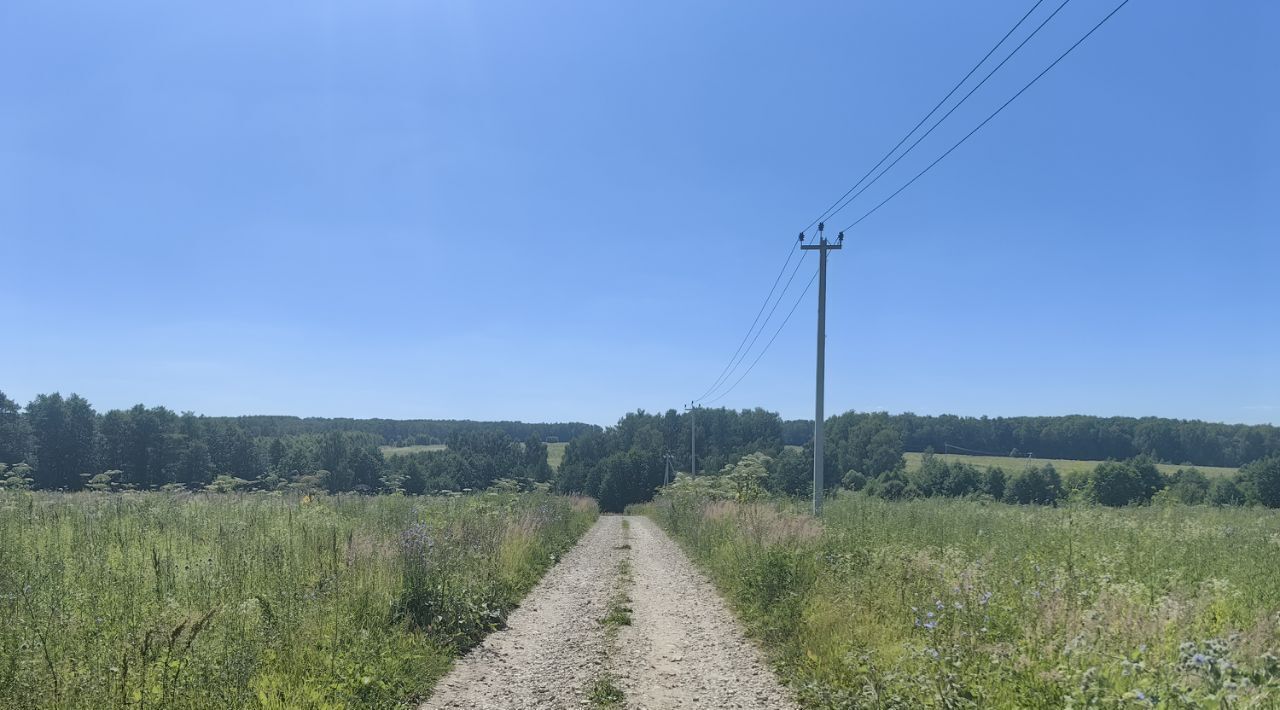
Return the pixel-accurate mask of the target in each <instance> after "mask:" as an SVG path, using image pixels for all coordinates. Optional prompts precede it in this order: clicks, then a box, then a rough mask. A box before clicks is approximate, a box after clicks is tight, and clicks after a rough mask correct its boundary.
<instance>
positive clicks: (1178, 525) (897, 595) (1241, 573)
mask: <svg viewBox="0 0 1280 710" xmlns="http://www.w3.org/2000/svg"><path fill="white" fill-rule="evenodd" d="M779 505H781V506H782V507H779ZM642 512H647V513H648V514H650V515H652V516H653V517H654V518H655V519H656V520H658V521H659V522H660V523H661V524H662V525H663V526H664V527H665V528H666V529H667V530H668V531H670V532H671V533H672V534H673V535H674V536H675V537H676V538H677V539H679V540H680V541H681V543H682V544H683V545H684V547H685V549H686V550H688V551H689V552H690V554H691V555H692V556H693V557H694V558H695V559H696V560H698V561H699V562H700V563H701V564H702V565H703V566H704V567H705V568H706V569H707V570H708V571H709V572H710V573H711V575H712V577H713V579H714V580H715V581H716V583H717V585H718V586H719V588H720V589H721V591H722V592H723V593H724V594H725V596H726V598H728V599H729V600H730V602H731V603H732V604H733V605H734V606H735V608H736V609H737V611H738V612H739V614H740V616H741V617H742V618H743V619H744V620H745V621H746V622H747V624H748V627H749V629H750V631H751V632H752V633H753V634H754V635H755V636H756V637H757V638H759V639H760V640H761V641H762V642H763V644H764V646H765V648H766V650H767V651H768V652H769V654H770V656H771V657H772V659H773V660H774V662H775V664H776V667H777V668H778V669H779V672H780V674H781V676H782V677H783V679H784V680H785V681H787V682H789V683H790V684H791V686H792V687H793V688H794V689H795V690H796V692H797V693H798V695H799V697H800V699H801V701H802V703H803V705H804V706H805V707H808V708H851V707H852V708H861V707H866V708H918V707H932V708H969V707H973V708H1015V707H1017V708H1064V707H1101V708H1121V707H1161V708H1202V707H1207V708H1228V707H1229V708H1237V707H1239V708H1244V707H1257V708H1272V707H1280V662H1278V661H1277V655H1278V654H1280V584H1277V583H1276V570H1277V569H1280V515H1277V513H1276V512H1275V511H1269V510H1265V509H1251V508H1211V507H1189V506H1174V507H1159V506H1148V507H1141V508H1125V509H1106V508H1099V507H1085V506H1067V507H1063V508H1047V507H1036V506H1012V505H1004V504H999V503H988V504H983V503H979V502H975V501H962V500H943V499H929V500H919V501H904V502H885V501H880V500H877V499H872V498H868V497H864V496H861V495H847V494H846V495H842V496H840V497H839V498H837V499H836V500H834V501H831V503H830V504H829V507H828V508H827V514H826V515H825V516H824V519H823V521H822V522H821V523H819V522H817V521H815V520H814V519H813V518H812V517H810V516H808V515H804V514H802V513H801V512H799V511H798V510H796V509H795V508H793V507H791V506H790V504H785V503H784V504H738V503H733V502H725V501H720V502H715V501H710V500H708V499H707V498H706V497H705V496H703V495H701V494H695V493H693V492H689V491H686V492H683V493H682V492H674V493H669V494H667V495H666V496H664V497H663V498H660V499H659V500H658V501H657V502H656V503H654V504H651V505H650V506H648V507H647V508H646V509H645V510H643V511H642Z"/></svg>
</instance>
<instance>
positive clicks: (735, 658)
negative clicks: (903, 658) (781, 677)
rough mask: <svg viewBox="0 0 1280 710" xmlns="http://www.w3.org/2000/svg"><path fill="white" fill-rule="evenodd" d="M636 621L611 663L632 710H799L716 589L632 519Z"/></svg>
mask: <svg viewBox="0 0 1280 710" xmlns="http://www.w3.org/2000/svg"><path fill="white" fill-rule="evenodd" d="M628 520H629V521H630V528H631V529H630V531H629V532H630V535H629V538H630V540H629V542H630V544H631V548H632V549H631V554H632V559H631V564H632V566H633V572H632V575H633V578H634V580H635V581H634V583H633V585H632V588H631V601H632V603H631V608H632V610H633V621H632V625H631V626H629V627H623V628H622V630H621V632H620V633H619V634H618V639H617V644H616V648H615V649H614V651H613V655H612V656H611V657H610V666H611V667H612V668H614V669H615V675H616V676H617V677H618V680H619V685H620V686H621V687H622V689H623V691H624V692H625V693H626V697H627V706H628V707H631V708H645V709H646V710H658V708H737V709H739V710H746V709H748V708H750V709H752V710H754V709H755V708H761V709H764V708H795V707H796V705H795V703H794V702H793V701H792V700H791V697H790V695H789V694H788V693H787V692H786V690H784V689H783V688H782V686H781V685H779V684H778V680H777V678H775V677H774V675H773V672H772V671H770V670H769V667H768V666H767V665H766V662H765V659H764V655H763V654H762V653H761V652H760V651H759V649H757V648H756V647H755V646H754V645H752V644H751V643H750V642H749V641H747V639H746V638H745V637H744V636H743V634H742V629H741V627H740V626H739V624H738V622H737V621H736V620H735V619H734V618H733V616H732V615H731V614H730V613H729V610H728V608H727V607H726V606H725V603H724V601H723V600H722V599H721V598H720V596H719V594H717V592H716V591H715V588H714V587H712V586H711V582H710V581H708V580H707V578H706V577H705V576H703V574H702V573H701V572H699V571H698V570H697V569H696V568H695V567H694V566H693V563H691V562H690V561H689V558H688V557H686V556H685V554H684V552H683V551H682V550H681V549H680V548H679V546H677V545H676V544H675V542H673V541H672V540H671V538H669V537H667V535H666V533H664V532H663V531H662V530H661V529H660V528H659V527H658V526H657V525H655V524H654V523H653V521H651V520H649V519H648V518H645V517H641V516H630V517H628Z"/></svg>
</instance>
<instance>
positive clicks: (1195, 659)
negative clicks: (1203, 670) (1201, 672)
mask: <svg viewBox="0 0 1280 710" xmlns="http://www.w3.org/2000/svg"><path fill="white" fill-rule="evenodd" d="M1209 661H1210V658H1209V657H1208V656H1206V655H1204V654H1203V653H1197V654H1196V655H1194V656H1192V657H1191V662H1192V663H1193V664H1195V665H1197V666H1203V665H1206V664H1207V663H1209Z"/></svg>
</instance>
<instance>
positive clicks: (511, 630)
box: [423, 516, 795, 710]
mask: <svg viewBox="0 0 1280 710" xmlns="http://www.w3.org/2000/svg"><path fill="white" fill-rule="evenodd" d="M623 520H626V521H627V523H628V525H627V528H628V529H624V526H623ZM623 559H627V560H629V561H630V564H631V568H632V573H631V575H630V581H629V582H625V583H624V582H620V578H619V575H618V566H619V563H620V562H622V560H623ZM620 584H621V585H623V586H622V587H620V586H619V585H620ZM620 588H621V589H623V591H625V593H626V594H627V595H628V597H629V598H630V600H631V601H630V607H631V609H632V610H633V613H632V620H631V625H630V626H621V627H619V629H618V631H617V633H616V636H615V635H611V634H608V633H606V628H605V626H604V625H603V624H601V623H600V619H602V618H604V616H605V615H606V613H607V609H608V606H609V600H610V598H611V597H613V596H614V595H615V594H616V593H617V590H619V589H620ZM606 677H608V678H611V679H612V681H613V683H614V684H615V685H616V686H617V687H619V688H620V689H621V690H622V691H623V693H624V695H625V698H626V699H625V701H624V706H625V707H628V708H644V709H646V710H659V709H661V708H738V709H740V710H747V709H752V710H754V709H756V708H760V709H764V708H783V709H787V708H794V707H795V705H794V704H793V702H792V701H791V699H790V697H789V695H788V694H787V692H786V691H785V690H784V689H783V688H782V687H781V686H780V685H779V684H778V682H777V680H776V679H775V678H774V676H773V673H772V672H771V671H770V670H769V669H768V667H767V666H766V665H765V663H764V659H763V657H762V656H761V654H760V652H759V650H757V649H756V648H755V646H753V645H752V644H751V643H750V642H748V641H747V640H746V639H745V638H744V637H743V635H742V631H741V628H740V627H739V626H738V624H737V623H736V621H734V619H733V617H732V616H731V615H730V614H729V611H728V610H727V608H726V607H725V605H724V602H723V601H722V600H721V599H720V597H719V596H718V595H717V594H716V592H715V590H714V589H713V588H712V586H711V584H710V583H709V582H708V581H707V579H706V578H705V577H704V576H703V575H702V574H701V573H700V572H698V571H697V570H696V569H695V568H694V567H693V565H692V564H691V563H690V562H689V560H688V558H687V557H685V555H684V553H683V552H682V551H681V550H680V548H679V547H678V546H676V544H675V543H674V542H672V541H671V539H670V538H668V537H667V536H666V534H665V533H663V532H662V531H661V530H660V529H659V528H658V527H657V526H656V525H654V524H653V522H651V521H650V520H649V519H648V518H644V517H639V516H628V517H625V518H623V517H620V516H607V517H602V518H600V520H599V522H597V523H596V524H595V526H594V527H593V528H591V530H590V531H588V532H587V534H586V535H584V536H583V538H582V540H581V541H580V542H579V543H578V545H577V547H575V548H574V549H573V550H572V551H570V552H569V554H567V555H565V557H564V559H563V560H561V561H560V563H559V564H558V565H556V566H555V567H554V568H553V569H552V570H551V571H550V572H548V573H547V576H546V577H544V578H543V580H542V581H541V582H540V583H539V584H538V585H537V586H536V587H534V589H533V591H532V592H530V594H529V596H528V597H527V598H526V599H525V601H524V603H523V604H521V606H520V608H519V609H517V610H516V611H515V612H514V613H513V614H512V615H511V617H510V619H508V622H507V629H506V630H504V631H500V632H497V633H494V634H492V635H490V636H489V637H488V638H487V639H485V641H484V643H482V644H481V645H480V646H477V647H476V648H475V649H474V650H472V652H471V653H469V654H467V656H466V657H465V658H462V659H461V660H459V661H458V663H457V665H456V666H454V668H453V670H452V671H451V672H450V673H449V674H448V675H447V676H445V678H444V679H443V680H442V681H441V682H440V685H439V686H438V687H437V689H436V693H435V695H434V696H432V698H431V699H430V700H429V701H427V703H426V704H425V705H423V708H424V709H436V708H441V709H443V708H456V709H461V708H468V709H472V708H481V709H484V710H489V709H490V708H492V709H499V708H511V709H512V710H515V709H517V708H518V709H519V710H526V709H539V708H546V709H552V708H583V707H592V701H591V697H590V695H591V690H592V687H593V686H594V685H596V683H597V682H598V681H600V680H601V679H602V678H606Z"/></svg>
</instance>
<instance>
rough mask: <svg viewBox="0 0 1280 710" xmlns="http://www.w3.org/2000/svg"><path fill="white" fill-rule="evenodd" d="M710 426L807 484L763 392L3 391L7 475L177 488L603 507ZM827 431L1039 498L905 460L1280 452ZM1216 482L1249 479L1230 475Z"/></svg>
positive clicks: (972, 423) (1048, 436)
mask: <svg viewBox="0 0 1280 710" xmlns="http://www.w3.org/2000/svg"><path fill="white" fill-rule="evenodd" d="M695 426H696V433H697V444H698V447H697V450H698V460H697V465H698V471H699V472H700V473H722V472H731V471H732V470H733V469H734V466H735V465H737V464H738V463H739V460H740V459H742V457H743V456H745V455H747V454H754V453H759V454H762V455H763V457H762V458H760V459H757V462H763V463H762V465H764V466H765V467H766V468H767V471H766V472H765V477H764V479H763V481H762V485H763V486H764V487H766V488H767V489H768V490H770V491H772V492H775V493H780V494H787V495H805V494H807V493H808V492H809V491H810V485H811V484H810V481H811V478H812V456H813V454H812V451H813V449H812V424H811V422H806V421H804V420H791V421H784V420H783V419H782V418H781V417H780V416H779V415H778V414H776V413H774V412H769V411H766V410H764V409H760V408H756V409H747V410H741V411H734V410H729V409H699V410H697V411H696V412H694V413H689V412H677V411H676V410H674V409H672V410H667V411H666V412H664V413H661V414H650V413H646V412H644V411H636V412H632V413H630V414H627V415H626V416H624V417H623V418H622V419H620V420H619V421H618V423H617V424H615V425H613V426H611V427H607V428H601V427H597V426H593V425H590V424H581V423H553V424H528V423H523V422H473V421H448V420H404V421H401V420H390V419H321V418H298V417H283V416H245V417H205V416H198V415H195V414H192V413H189V412H187V413H181V414H179V413H176V412H173V411H171V410H169V409H166V408H164V407H146V406H143V405H137V406H134V407H132V408H130V409H113V410H110V411H107V412H105V413H98V412H96V411H95V410H94V409H93V407H92V406H91V405H90V403H89V402H88V401H87V400H85V399H84V398H83V397H80V396H78V395H74V394H73V395H71V396H68V397H63V396H62V395H61V394H58V393H54V394H48V395H39V396H37V397H36V398H35V399H33V400H32V401H31V402H29V403H28V404H27V405H26V406H25V407H20V406H19V405H18V404H17V403H15V402H13V401H12V400H11V399H9V398H8V397H6V396H5V395H4V394H3V393H0V484H2V485H6V486H9V487H13V486H29V487H34V488H42V489H62V490H79V489H82V488H89V489H97V490H115V489H127V488H136V489H151V488H164V487H177V488H190V489H195V488H209V489H214V490H232V489H236V488H254V489H268V490H283V489H292V490H312V489H314V490H325V491H330V492H345V491H357V492H377V491H403V492H405V493H411V494H418V493H433V492H438V491H457V490H467V489H480V488H486V487H489V486H491V485H493V484H494V483H495V482H497V481H501V480H504V479H510V480H511V481H513V482H514V483H516V484H518V485H531V484H533V483H545V484H547V485H550V486H553V487H555V488H556V489H557V490H560V491H563V492H574V493H584V494H587V495H590V496H593V497H595V498H597V499H598V500H599V501H600V503H601V506H602V507H603V508H604V509H606V510H621V509H622V507H624V506H625V505H627V504H628V503H632V502H636V501H641V500H647V499H648V498H649V497H651V496H652V494H653V491H654V489H655V488H657V487H658V486H660V485H661V484H662V482H663V480H664V476H665V475H666V474H667V455H668V454H671V455H672V461H673V463H674V465H675V467H676V468H679V469H680V470H683V471H688V470H689V468H690V463H691V462H690V458H689V456H690V436H691V433H692V432H693V431H694V427H695ZM826 439H827V447H826V452H827V453H826V468H827V471H828V472H829V474H828V477H827V484H828V485H830V486H838V485H841V483H842V482H843V483H844V484H845V485H846V486H847V487H851V488H861V487H864V486H865V487H867V488H868V490H869V491H871V492H876V493H879V494H881V495H885V496H886V497H898V496H900V495H935V494H940V493H948V494H957V495H966V494H969V493H986V494H988V495H992V494H994V495H993V497H995V498H1002V497H1003V498H1009V497H1011V496H1012V498H1013V499H1014V500H1018V501H1021V499H1022V498H1029V499H1032V500H1033V501H1034V502H1039V501H1040V499H1045V500H1046V501H1050V500H1056V499H1057V498H1058V496H1059V493H1060V492H1061V491H1065V490H1067V489H1068V488H1069V486H1066V485H1065V484H1064V483H1063V482H1062V481H1056V482H1055V481H1052V480H1050V481H1048V482H1046V483H1044V486H1047V487H1048V488H1051V489H1052V490H1053V491H1055V492H1054V493H1053V495H1052V496H1050V495H1048V494H1043V495H1042V494H1041V493H1028V494H1025V495H1024V494H1022V493H1008V492H1007V491H1006V489H1005V488H1004V487H1003V486H999V487H1000V491H998V492H997V491H995V490H994V488H995V487H997V482H996V480H995V478H999V479H1000V483H1001V484H1002V483H1003V482H1004V480H1005V477H1004V473H1003V472H999V473H989V472H984V471H976V470H973V471H971V470H968V469H964V468H954V471H953V470H952V469H950V468H947V466H946V465H945V464H944V463H943V462H941V461H934V462H930V463H929V465H928V466H926V468H925V469H924V473H923V474H918V475H916V476H915V477H914V480H910V479H909V478H908V477H907V476H905V474H904V465H903V457H902V454H903V452H904V451H944V450H948V449H964V450H969V451H979V452H985V453H994V454H1007V455H1013V456H1028V455H1035V456H1039V457H1044V458H1068V459H1090V460H1104V461H1106V460H1110V461H1115V462H1121V463H1117V464H1116V465H1117V466H1119V467H1120V468H1109V469H1107V470H1104V471H1102V474H1101V475H1102V479H1100V480H1103V481H1104V482H1103V484H1101V485H1102V486H1103V489H1105V486H1106V481H1107V480H1111V479H1115V480H1116V481H1120V483H1118V484H1117V485H1119V486H1120V488H1119V489H1117V490H1119V491H1120V492H1118V493H1114V494H1107V495H1106V497H1107V499H1108V500H1111V499H1121V498H1125V496H1127V495H1129V493H1128V491H1129V490H1130V489H1129V488H1124V486H1131V487H1132V486H1137V487H1138V488H1134V489H1133V490H1139V489H1140V490H1141V491H1142V494H1141V495H1135V496H1134V499H1135V500H1139V501H1140V500H1144V499H1149V498H1150V497H1151V495H1153V494H1154V492H1155V489H1153V488H1152V485H1153V484H1152V482H1151V481H1148V480H1139V481H1138V482H1137V483H1133V482H1132V481H1131V480H1130V479H1135V477H1136V479H1143V477H1144V476H1148V471H1149V468H1148V465H1149V462H1154V461H1165V462H1170V463H1175V464H1187V465H1202V466H1232V467H1235V466H1242V465H1244V464H1247V463H1250V462H1253V461H1258V460H1261V459H1265V458H1268V457H1272V458H1274V457H1276V456H1278V455H1280V427H1275V426H1270V425H1254V426H1248V425H1229V424H1214V423H1207V422H1200V421H1182V420H1172V419H1158V418H1150V417H1149V418H1142V419H1134V418H1125V417H1110V418H1102V417H1088V416H1065V417H1015V418H1000V417H997V418H986V417H982V418H974V417H957V416H951V415H943V416H919V415H915V414H898V415H891V414H886V413H859V412H847V413H845V414H841V415H838V416H835V417H832V418H831V419H829V420H828V426H827V430H826ZM557 440H558V441H568V446H567V448H566V450H565V456H564V461H563V463H562V464H561V465H560V468H559V470H558V471H553V470H552V469H551V467H550V466H549V465H548V464H547V449H546V442H548V441H557ZM406 444H445V445H446V447H445V448H444V449H442V450H434V451H420V452H416V453H412V454H406V455H397V456H390V457H387V456H384V455H383V453H382V451H381V449H380V447H381V446H384V445H406ZM1125 466H1128V467H1129V468H1124V467H1125ZM953 473H954V476H953V475H952V474H953ZM1033 473H1034V476H1032V478H1035V477H1036V476H1049V478H1052V476H1050V475H1049V473H1046V472H1042V471H1037V472H1033ZM993 476H994V477H995V478H992V477H993ZM1188 476H1189V477H1190V478H1191V479H1194V486H1193V487H1197V489H1198V488H1199V487H1202V486H1201V482H1200V481H1199V479H1198V478H1195V474H1188ZM984 477H985V478H984ZM1148 477H1149V476H1148ZM1024 478H1025V477H1024ZM1032 478H1028V479H1027V481H1031V480H1032ZM952 479H954V480H952ZM948 480H950V481H951V482H950V483H939V481H948ZM1009 480H1010V481H1012V478H1010V479H1009ZM1036 480H1038V479H1036ZM982 481H985V483H983V482H982ZM1076 483H1077V484H1079V485H1083V483H1081V482H1078V481H1077V482H1076ZM971 484H972V485H971ZM1018 485H1022V483H1019V484H1018ZM1188 485H1191V484H1188ZM1222 485H1225V484H1222ZM1044 486H1042V488H1043V487H1044ZM1077 487H1079V486H1077ZM1220 487H1221V486H1220ZM1015 488H1016V486H1015ZM1009 490H1013V489H1009ZM1018 490H1021V489H1018ZM1037 490H1039V489H1037ZM1206 491H1207V489H1206ZM1218 494H1219V497H1225V498H1231V496H1233V495H1235V494H1233V493H1232V492H1231V491H1230V490H1227V489H1225V488H1223V489H1222V490H1220V491H1218Z"/></svg>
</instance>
